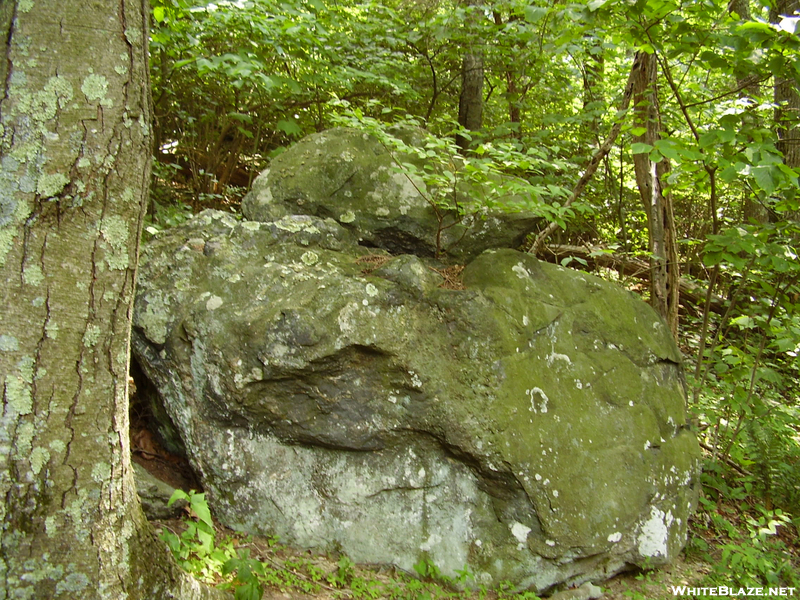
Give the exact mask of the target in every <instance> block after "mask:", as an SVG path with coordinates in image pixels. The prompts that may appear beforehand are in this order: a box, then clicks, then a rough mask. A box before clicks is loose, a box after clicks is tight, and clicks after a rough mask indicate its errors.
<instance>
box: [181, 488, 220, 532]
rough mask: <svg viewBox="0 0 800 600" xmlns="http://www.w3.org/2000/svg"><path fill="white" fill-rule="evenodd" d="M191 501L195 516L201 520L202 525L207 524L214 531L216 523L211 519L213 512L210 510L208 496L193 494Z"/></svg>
mask: <svg viewBox="0 0 800 600" xmlns="http://www.w3.org/2000/svg"><path fill="white" fill-rule="evenodd" d="M173 496H174V494H173ZM189 501H190V504H191V507H192V511H193V512H194V514H196V515H197V518H198V519H200V521H201V522H202V523H205V524H206V525H208V526H209V527H211V529H212V530H213V529H214V521H213V520H212V519H211V511H210V510H209V509H208V503H207V502H206V495H205V494H192V496H191V498H190V500H189Z"/></svg>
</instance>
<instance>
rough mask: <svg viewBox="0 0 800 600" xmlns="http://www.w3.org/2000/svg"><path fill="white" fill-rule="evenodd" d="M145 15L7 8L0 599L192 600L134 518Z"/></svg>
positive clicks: (47, 2)
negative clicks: (131, 412)
mask: <svg viewBox="0 0 800 600" xmlns="http://www.w3.org/2000/svg"><path fill="white" fill-rule="evenodd" d="M148 17H149V7H148V3H147V2H146V1H144V0H120V1H119V2H116V3H102V2H100V3H97V2H95V3H89V2H83V1H82V0H37V1H36V2H35V3H33V2H29V1H22V0H19V1H17V2H13V1H10V0H9V1H4V2H3V3H2V8H0V27H3V30H2V32H0V33H2V39H3V40H4V42H5V45H6V46H5V53H4V60H3V61H2V63H3V67H2V68H3V70H4V76H3V77H2V83H1V84H0V85H3V86H4V87H3V90H2V95H1V96H0V125H1V127H0V171H1V172H0V179H2V182H3V184H2V185H3V193H2V194H0V278H1V279H2V281H3V286H2V292H0V294H1V295H0V378H1V379H0V384H1V385H2V390H3V412H2V416H0V497H2V499H3V501H2V502H0V521H1V522H2V526H1V527H2V529H0V598H3V599H4V598H47V599H48V600H49V599H60V598H65V599H66V598H69V599H75V598H81V599H93V598H109V599H111V598H113V599H117V598H128V599H131V600H134V599H145V598H147V599H150V598H175V597H178V598H200V597H208V596H207V594H208V593H210V592H208V591H205V590H206V588H204V587H201V586H200V585H199V584H198V583H197V582H195V581H193V580H191V579H189V578H188V577H187V576H186V575H185V574H182V573H181V572H180V571H179V570H178V569H177V567H176V566H175V563H174V561H172V560H171V556H169V555H168V551H167V550H166V548H165V547H164V545H163V544H161V543H160V542H158V540H157V539H156V538H155V535H154V534H153V532H152V529H151V527H150V526H149V524H148V523H147V521H146V520H145V518H144V515H143V514H142V511H141V507H140V505H139V502H138V498H137V495H136V490H135V487H134V484H133V478H132V471H131V465H130V451H129V443H128V396H127V393H128V392H127V382H128V341H129V333H130V312H131V306H132V300H133V291H134V289H133V288H134V275H135V268H136V262H137V257H138V241H139V235H140V231H141V223H142V218H143V214H144V207H145V202H144V199H145V197H146V194H147V188H148V184H149V176H150V155H151V148H150V113H151V106H150V98H149V89H148V87H149V86H148V72H147V69H148V62H147V46H146V44H147V39H148V35H147V19H148Z"/></svg>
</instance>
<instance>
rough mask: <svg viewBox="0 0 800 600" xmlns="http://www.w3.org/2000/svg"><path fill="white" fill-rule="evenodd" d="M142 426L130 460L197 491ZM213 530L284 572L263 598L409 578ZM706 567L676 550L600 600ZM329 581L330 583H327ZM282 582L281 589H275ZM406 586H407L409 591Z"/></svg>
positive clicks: (441, 593) (437, 588)
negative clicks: (671, 557)
mask: <svg viewBox="0 0 800 600" xmlns="http://www.w3.org/2000/svg"><path fill="white" fill-rule="evenodd" d="M144 425H145V424H144V423H143V422H141V421H137V420H136V419H134V420H133V421H132V428H131V445H132V449H133V455H132V458H133V460H134V462H136V463H138V464H140V465H142V466H143V467H145V469H147V470H148V471H149V472H150V473H151V474H152V475H153V476H155V477H156V478H158V479H160V480H162V481H165V482H166V483H168V484H169V485H171V486H172V487H175V488H180V489H183V490H184V491H186V492H188V491H189V490H191V489H194V490H201V486H200V484H199V482H198V481H197V479H196V477H195V475H194V473H193V472H192V469H191V467H190V466H189V464H188V463H187V462H186V460H185V459H183V458H181V457H178V456H175V455H171V454H169V453H168V452H167V451H165V450H164V449H163V448H162V447H161V446H160V445H159V444H158V441H157V440H156V439H155V437H154V436H153V435H152V434H151V433H150V431H149V430H148V429H147V428H146V427H145V426H144ZM154 525H155V527H156V529H162V530H163V529H168V530H170V531H172V532H174V533H180V532H181V531H182V530H184V529H185V522H183V521H181V520H172V521H155V522H154ZM217 533H218V539H229V540H233V543H234V544H235V545H236V546H239V547H246V548H248V550H249V552H250V556H251V557H253V558H258V559H259V560H261V561H263V562H264V563H265V564H267V565H272V566H273V568H274V569H276V570H278V571H279V570H281V569H283V570H284V571H285V572H284V574H283V575H281V576H276V578H275V582H276V584H275V585H274V586H273V587H272V588H270V589H269V590H268V591H267V593H266V594H265V596H264V597H265V598H270V599H274V600H290V599H291V600H333V599H338V598H353V597H359V596H360V597H370V596H371V595H372V597H375V598H379V597H386V596H387V595H393V596H394V594H396V593H397V592H398V591H400V590H402V589H403V586H405V585H406V584H407V582H408V581H409V580H410V578H409V577H408V576H407V575H406V574H403V573H398V572H397V571H396V570H394V569H387V568H385V567H384V568H380V567H373V566H368V565H366V566H365V565H352V563H350V564H346V567H347V573H346V577H343V578H342V577H340V578H339V579H347V582H346V583H345V582H344V581H338V580H337V574H341V573H342V569H341V567H342V563H341V558H340V557H332V556H322V555H315V554H313V553H309V552H303V551H292V550H290V549H288V548H286V547H283V546H281V545H280V544H277V543H276V541H275V540H273V539H269V538H265V537H253V536H250V537H248V538H243V537H241V536H238V535H237V534H236V533H235V532H233V531H230V530H226V529H224V528H219V529H218V532H217ZM347 562H349V561H347ZM710 571H711V565H709V564H708V563H706V562H704V561H702V560H701V559H699V558H697V557H691V558H687V557H686V556H684V554H681V555H680V556H679V557H678V559H677V560H676V561H675V562H674V563H672V564H671V565H669V566H667V567H664V568H661V569H659V570H653V571H630V572H626V573H621V574H619V575H617V576H616V577H613V578H612V579H610V580H608V581H606V582H603V583H601V584H600V587H601V589H602V590H603V593H604V594H603V596H602V597H603V598H604V599H606V600H666V599H667V598H675V594H673V592H672V589H671V586H699V585H701V582H702V580H703V578H704V577H705V576H706V575H707V574H708V573H709V572H710ZM326 581H327V582H328V583H326ZM331 581H332V582H333V585H329V583H330V582H331ZM281 582H283V583H281ZM404 582H406V583H404ZM351 586H352V587H353V588H355V589H359V588H361V589H362V590H363V588H365V587H370V586H371V588H372V589H373V590H374V592H373V594H374V595H373V594H366V595H363V596H362V595H361V594H360V593H356V592H354V591H351V590H350V589H349V588H350V587H351ZM282 587H283V589H281V588H282ZM412 587H413V588H414V590H413V591H414V592H427V595H420V594H418V593H412V594H409V596H408V597H409V598H412V597H425V598H430V599H431V600H436V599H437V598H447V597H449V598H459V599H461V600H471V599H473V598H474V599H475V600H478V599H484V598H485V600H497V599H498V598H500V599H502V598H506V597H508V596H507V595H504V594H502V593H501V594H497V593H493V592H488V593H484V594H481V593H480V592H478V591H476V592H474V593H473V594H467V593H464V592H461V593H456V592H454V591H453V590H450V589H449V588H448V587H447V585H443V584H442V583H441V582H435V581H432V582H430V583H429V584H428V585H426V586H423V589H417V588H419V585H418V584H413V586H412ZM304 590H305V591H304ZM381 591H382V592H383V593H381ZM411 591H412V590H409V592H411ZM401 594H402V592H401ZM402 595H404V594H402ZM395 597H397V596H395Z"/></svg>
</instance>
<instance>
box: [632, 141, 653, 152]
mask: <svg viewBox="0 0 800 600" xmlns="http://www.w3.org/2000/svg"><path fill="white" fill-rule="evenodd" d="M652 149H653V146H651V145H650V144H645V143H643V142H636V143H634V144H631V152H632V153H633V154H647V153H648V152H650V151H651V150H652Z"/></svg>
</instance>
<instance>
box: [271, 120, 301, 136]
mask: <svg viewBox="0 0 800 600" xmlns="http://www.w3.org/2000/svg"><path fill="white" fill-rule="evenodd" d="M275 127H276V128H277V129H278V131H282V132H283V133H285V134H286V135H297V134H299V133H303V128H302V127H300V126H299V125H298V124H297V122H296V121H287V120H285V119H281V120H280V121H278V123H277V124H276V125H275Z"/></svg>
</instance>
